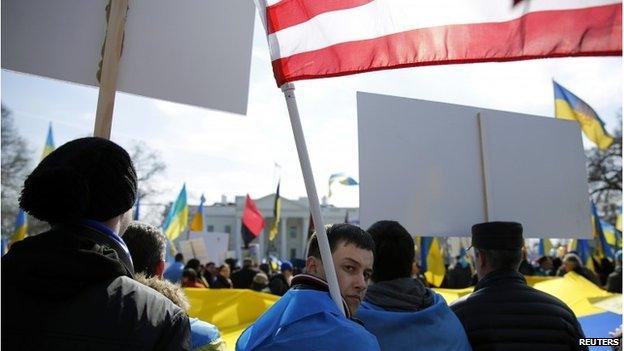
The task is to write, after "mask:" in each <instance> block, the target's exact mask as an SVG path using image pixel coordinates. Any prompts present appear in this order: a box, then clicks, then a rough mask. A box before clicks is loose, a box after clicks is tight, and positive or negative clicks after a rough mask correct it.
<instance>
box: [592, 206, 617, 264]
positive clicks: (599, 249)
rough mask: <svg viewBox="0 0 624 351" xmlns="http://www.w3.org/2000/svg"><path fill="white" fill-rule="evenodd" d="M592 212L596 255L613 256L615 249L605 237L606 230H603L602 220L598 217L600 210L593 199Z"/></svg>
mask: <svg viewBox="0 0 624 351" xmlns="http://www.w3.org/2000/svg"><path fill="white" fill-rule="evenodd" d="M591 212H592V229H593V232H594V233H593V234H594V243H595V250H594V256H596V257H597V258H603V257H609V258H613V254H614V251H613V249H612V248H611V246H609V244H608V243H607V239H606V238H605V235H604V232H603V230H602V223H601V222H602V221H601V220H600V217H598V210H597V209H596V205H595V204H594V202H593V201H592V203H591Z"/></svg>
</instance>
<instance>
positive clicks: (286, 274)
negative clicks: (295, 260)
mask: <svg viewBox="0 0 624 351" xmlns="http://www.w3.org/2000/svg"><path fill="white" fill-rule="evenodd" d="M280 271H281V272H280V273H277V274H275V275H273V276H272V277H271V279H269V289H271V294H273V295H278V296H283V295H284V294H285V293H286V291H288V289H289V288H290V282H291V281H292V277H293V265H292V263H290V262H289V261H282V265H281V266H280Z"/></svg>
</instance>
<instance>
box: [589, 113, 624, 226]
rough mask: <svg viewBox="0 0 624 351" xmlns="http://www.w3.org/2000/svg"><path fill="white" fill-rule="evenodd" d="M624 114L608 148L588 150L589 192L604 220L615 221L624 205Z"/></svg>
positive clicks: (620, 117) (619, 117) (619, 119)
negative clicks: (623, 195)
mask: <svg viewBox="0 0 624 351" xmlns="http://www.w3.org/2000/svg"><path fill="white" fill-rule="evenodd" d="M621 125H622V115H621V114H620V115H619V116H618V126H617V127H616V129H615V131H614V132H613V137H614V142H613V144H611V146H610V147H609V148H608V149H606V150H600V149H598V148H592V149H590V150H587V151H586V156H587V176H588V183H589V193H590V197H591V199H592V200H593V201H594V203H595V204H596V208H597V210H598V213H599V214H600V215H601V216H602V218H603V219H604V220H606V221H607V222H610V223H612V224H613V223H615V219H616V216H617V214H618V213H619V212H620V209H621V206H622V127H621Z"/></svg>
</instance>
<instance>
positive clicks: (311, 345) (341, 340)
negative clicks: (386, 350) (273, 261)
mask: <svg viewBox="0 0 624 351" xmlns="http://www.w3.org/2000/svg"><path fill="white" fill-rule="evenodd" d="M302 281H305V282H306V283H305V284H302V283H301V282H302ZM308 282H311V283H310V284H308ZM292 284H293V288H291V289H290V290H288V292H287V293H286V294H285V295H284V296H282V297H281V298H280V299H279V300H278V301H277V302H276V303H275V304H273V306H271V308H269V309H268V310H267V311H266V312H265V313H264V314H263V315H262V316H260V317H259V318H258V319H257V320H256V321H255V322H254V323H253V324H252V325H251V326H249V328H247V329H246V330H245V331H244V332H243V333H242V334H241V336H240V338H239V339H238V341H237V342H236V350H237V351H247V350H256V351H264V350H266V351H287V350H288V351H291V350H296V351H313V350H315V351H316V350H339V351H366V350H372V351H375V350H379V344H378V343H377V339H376V338H375V336H373V335H372V334H370V333H369V332H368V331H366V329H364V327H362V326H361V325H360V324H358V323H357V322H355V321H353V320H351V319H349V318H347V317H345V316H344V315H343V314H342V313H341V312H340V310H338V307H336V304H335V303H334V301H333V300H332V299H331V297H330V295H329V292H328V291H327V283H325V282H324V281H322V280H320V279H319V278H316V277H312V276H309V275H307V274H300V275H297V276H295V277H293V281H292ZM343 305H345V310H346V311H347V313H349V312H348V308H347V307H346V304H345V303H344V301H343ZM349 317H350V316H349Z"/></svg>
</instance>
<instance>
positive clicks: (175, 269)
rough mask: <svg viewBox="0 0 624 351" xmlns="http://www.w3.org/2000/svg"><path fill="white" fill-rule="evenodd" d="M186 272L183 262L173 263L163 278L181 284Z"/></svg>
mask: <svg viewBox="0 0 624 351" xmlns="http://www.w3.org/2000/svg"><path fill="white" fill-rule="evenodd" d="M183 271H184V263H182V262H173V263H172V264H171V266H169V267H168V268H167V269H166V270H165V273H164V274H163V277H164V278H165V279H167V280H168V281H170V282H172V283H179V282H180V281H181V280H182V272H183Z"/></svg>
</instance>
